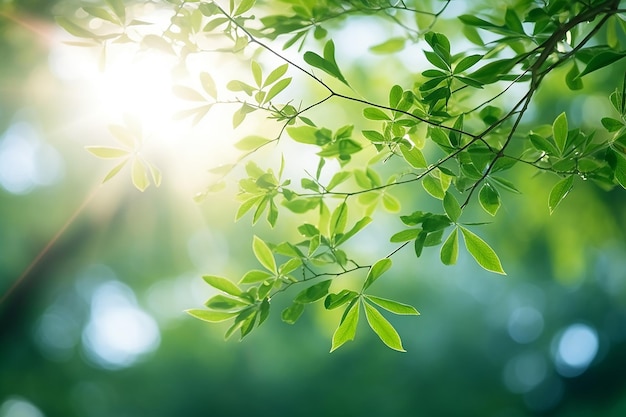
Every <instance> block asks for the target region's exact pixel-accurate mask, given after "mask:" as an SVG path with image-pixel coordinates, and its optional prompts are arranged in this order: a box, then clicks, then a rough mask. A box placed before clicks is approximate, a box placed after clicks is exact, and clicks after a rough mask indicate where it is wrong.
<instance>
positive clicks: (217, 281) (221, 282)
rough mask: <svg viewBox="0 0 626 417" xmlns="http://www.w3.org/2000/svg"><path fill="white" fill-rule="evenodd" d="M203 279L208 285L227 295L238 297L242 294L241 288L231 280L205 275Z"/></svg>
mask: <svg viewBox="0 0 626 417" xmlns="http://www.w3.org/2000/svg"><path fill="white" fill-rule="evenodd" d="M202 279H204V280H205V281H206V283H207V284H209V285H210V286H212V287H213V288H215V289H218V290H220V291H224V292H225V293H227V294H230V295H236V296H238V295H241V293H242V291H241V290H240V289H239V287H238V286H237V285H235V284H234V283H233V282H232V281H230V280H229V279H226V278H222V277H218V276H215V275H204V276H203V277H202Z"/></svg>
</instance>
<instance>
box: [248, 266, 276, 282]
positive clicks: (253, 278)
mask: <svg viewBox="0 0 626 417" xmlns="http://www.w3.org/2000/svg"><path fill="white" fill-rule="evenodd" d="M273 276H274V275H273V274H270V273H269V272H266V271H259V270H258V269H253V270H251V271H248V272H246V273H245V274H244V276H243V277H242V278H241V280H240V281H239V283H240V284H255V283H257V282H263V281H265V280H266V279H268V278H271V277H273Z"/></svg>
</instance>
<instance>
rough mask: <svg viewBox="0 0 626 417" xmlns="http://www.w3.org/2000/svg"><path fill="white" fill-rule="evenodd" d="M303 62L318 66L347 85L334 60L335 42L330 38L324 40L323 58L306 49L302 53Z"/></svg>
mask: <svg viewBox="0 0 626 417" xmlns="http://www.w3.org/2000/svg"><path fill="white" fill-rule="evenodd" d="M303 58H304V62H306V63H307V64H309V65H311V66H313V67H315V68H319V69H321V70H322V71H324V72H325V73H327V74H328V75H331V76H333V77H335V78H337V79H338V80H339V81H341V82H342V83H344V84H346V85H349V84H348V81H346V79H345V78H344V77H343V75H342V74H341V71H339V67H338V66H337V63H336V61H335V44H334V43H333V41H332V40H329V41H328V42H326V45H325V46H324V58H322V57H321V56H319V55H318V54H316V53H315V52H311V51H307V52H305V53H304V57H303Z"/></svg>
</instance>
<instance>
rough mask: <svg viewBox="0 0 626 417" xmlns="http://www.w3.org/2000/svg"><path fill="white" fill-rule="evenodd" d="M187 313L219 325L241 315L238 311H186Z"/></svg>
mask: <svg viewBox="0 0 626 417" xmlns="http://www.w3.org/2000/svg"><path fill="white" fill-rule="evenodd" d="M185 313H187V314H189V315H190V316H193V317H195V318H197V319H200V320H204V321H208V322H209V323H219V322H221V321H225V320H228V319H230V318H232V317H235V316H236V315H237V314H239V312H238V311H232V312H231V311H210V310H200V309H189V310H185Z"/></svg>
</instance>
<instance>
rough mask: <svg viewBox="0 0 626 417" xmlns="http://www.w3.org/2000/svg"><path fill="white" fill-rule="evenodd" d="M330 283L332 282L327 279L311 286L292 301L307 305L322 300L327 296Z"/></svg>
mask: <svg viewBox="0 0 626 417" xmlns="http://www.w3.org/2000/svg"><path fill="white" fill-rule="evenodd" d="M331 282H332V280H330V279H327V280H325V281H322V282H318V283H317V284H315V285H311V286H310V287H309V288H306V289H304V290H302V291H300V293H299V294H298V295H297V296H296V298H295V299H294V301H295V302H297V303H302V304H308V303H314V302H315V301H317V300H320V299H322V298H324V297H325V296H326V294H328V289H329V288H330V284H331Z"/></svg>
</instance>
